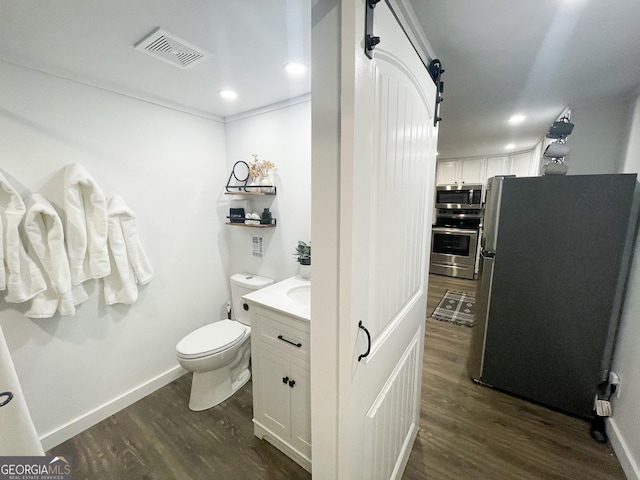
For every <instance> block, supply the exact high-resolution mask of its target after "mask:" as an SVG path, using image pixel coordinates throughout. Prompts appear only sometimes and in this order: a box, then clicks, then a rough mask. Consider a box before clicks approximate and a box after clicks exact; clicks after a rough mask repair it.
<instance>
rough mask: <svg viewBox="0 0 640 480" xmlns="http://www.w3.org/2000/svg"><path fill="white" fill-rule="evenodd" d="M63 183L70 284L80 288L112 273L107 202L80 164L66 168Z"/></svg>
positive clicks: (73, 164)
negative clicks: (86, 282) (90, 280)
mask: <svg viewBox="0 0 640 480" xmlns="http://www.w3.org/2000/svg"><path fill="white" fill-rule="evenodd" d="M64 183H65V195H64V208H65V212H66V215H67V220H66V232H65V234H66V242H67V252H68V254H69V265H70V268H71V282H72V283H73V284H74V285H79V284H81V283H82V282H84V281H85V280H88V279H90V278H102V277H104V276H106V275H108V274H109V271H110V267H109V253H108V251H107V203H106V201H105V198H104V194H103V193H102V190H101V189H100V187H99V186H98V184H97V183H96V181H95V180H94V179H93V177H92V176H91V175H90V174H89V172H87V171H86V170H85V169H84V167H82V166H81V165H78V164H77V163H72V164H70V165H67V168H66V170H65V179H64Z"/></svg>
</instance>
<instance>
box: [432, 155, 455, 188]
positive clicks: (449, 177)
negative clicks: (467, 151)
mask: <svg viewBox="0 0 640 480" xmlns="http://www.w3.org/2000/svg"><path fill="white" fill-rule="evenodd" d="M459 180H460V162H459V161H458V160H450V161H446V162H438V163H437V167H436V184H437V185H454V184H456V183H458V181H459Z"/></svg>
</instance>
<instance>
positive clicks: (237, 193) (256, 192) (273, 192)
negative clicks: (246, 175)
mask: <svg viewBox="0 0 640 480" xmlns="http://www.w3.org/2000/svg"><path fill="white" fill-rule="evenodd" d="M229 188H231V187H229ZM238 188H256V191H255V192H252V191H240V190H239V191H237V192H224V194H225V195H243V196H257V195H272V196H273V195H275V194H276V189H277V187H273V186H268V185H267V186H261V187H238ZM258 188H272V189H273V191H272V192H261V191H258V190H257V189H258Z"/></svg>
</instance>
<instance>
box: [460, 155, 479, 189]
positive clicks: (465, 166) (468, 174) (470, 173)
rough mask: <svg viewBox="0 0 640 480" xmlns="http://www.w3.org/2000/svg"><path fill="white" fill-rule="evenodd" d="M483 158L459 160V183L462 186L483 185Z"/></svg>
mask: <svg viewBox="0 0 640 480" xmlns="http://www.w3.org/2000/svg"><path fill="white" fill-rule="evenodd" d="M484 165H485V162H484V158H463V159H462V160H460V181H461V182H462V183H464V184H467V185H470V184H478V183H480V184H481V183H484V180H485V173H484V171H485V168H484Z"/></svg>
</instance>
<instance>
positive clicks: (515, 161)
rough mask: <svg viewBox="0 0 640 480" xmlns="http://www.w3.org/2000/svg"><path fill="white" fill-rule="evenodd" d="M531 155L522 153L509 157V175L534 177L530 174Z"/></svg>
mask: <svg viewBox="0 0 640 480" xmlns="http://www.w3.org/2000/svg"><path fill="white" fill-rule="evenodd" d="M531 154H532V152H524V153H517V154H515V155H511V156H510V159H511V166H510V167H511V168H510V171H509V174H510V175H515V176H516V177H530V176H532V175H534V173H533V172H532V162H531V157H532V155H531Z"/></svg>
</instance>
